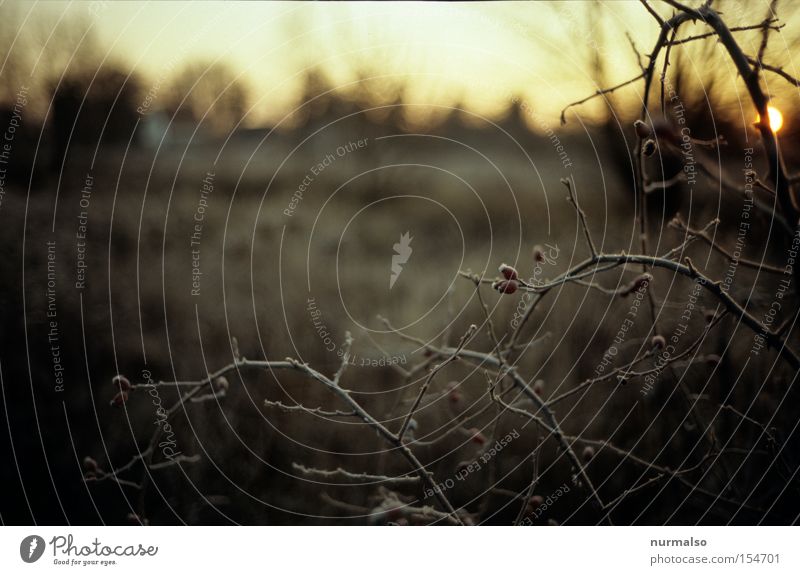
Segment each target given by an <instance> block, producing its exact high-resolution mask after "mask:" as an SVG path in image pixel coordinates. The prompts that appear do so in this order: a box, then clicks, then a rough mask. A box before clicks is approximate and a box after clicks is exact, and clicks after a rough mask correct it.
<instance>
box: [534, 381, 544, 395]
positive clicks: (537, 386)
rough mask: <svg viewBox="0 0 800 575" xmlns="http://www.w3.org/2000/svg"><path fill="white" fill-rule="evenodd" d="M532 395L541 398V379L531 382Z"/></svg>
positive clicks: (542, 384)
mask: <svg viewBox="0 0 800 575" xmlns="http://www.w3.org/2000/svg"><path fill="white" fill-rule="evenodd" d="M533 393H535V394H536V395H538V396H539V397H541V396H542V393H544V380H543V379H537V380H536V381H535V382H533Z"/></svg>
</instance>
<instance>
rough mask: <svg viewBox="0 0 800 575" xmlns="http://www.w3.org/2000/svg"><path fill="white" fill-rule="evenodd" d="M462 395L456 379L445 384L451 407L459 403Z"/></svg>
mask: <svg viewBox="0 0 800 575" xmlns="http://www.w3.org/2000/svg"><path fill="white" fill-rule="evenodd" d="M462 397H463V396H462V394H461V390H460V389H458V382H457V381H451V382H450V383H448V384H447V400H448V401H449V402H450V405H451V406H452V407H457V406H458V405H459V404H460V403H461V399H462Z"/></svg>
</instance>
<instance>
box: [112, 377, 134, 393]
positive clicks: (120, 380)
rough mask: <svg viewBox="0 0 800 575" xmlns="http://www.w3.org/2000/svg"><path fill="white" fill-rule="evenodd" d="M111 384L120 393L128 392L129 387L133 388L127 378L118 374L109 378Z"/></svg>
mask: <svg viewBox="0 0 800 575" xmlns="http://www.w3.org/2000/svg"><path fill="white" fill-rule="evenodd" d="M111 383H112V384H114V387H116V388H118V389H119V390H120V391H130V389H131V387H133V386H132V385H131V382H130V381H128V378H127V377H125V376H124V375H119V374H117V375H115V376H114V377H112V378H111Z"/></svg>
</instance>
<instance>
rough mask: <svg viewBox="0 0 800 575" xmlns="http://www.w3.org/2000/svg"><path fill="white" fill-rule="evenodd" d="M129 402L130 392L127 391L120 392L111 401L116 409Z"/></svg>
mask: <svg viewBox="0 0 800 575" xmlns="http://www.w3.org/2000/svg"><path fill="white" fill-rule="evenodd" d="M127 401H128V392H127V391H120V392H119V393H117V395H115V396H114V398H113V399H112V400H111V405H112V406H114V407H121V406H122V405H123V404H124V403H125V402H127Z"/></svg>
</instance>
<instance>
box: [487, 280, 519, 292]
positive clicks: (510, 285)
mask: <svg viewBox="0 0 800 575" xmlns="http://www.w3.org/2000/svg"><path fill="white" fill-rule="evenodd" d="M492 287H493V288H494V289H496V290H497V291H499V292H500V293H504V294H512V293H514V292H515V291H517V288H518V287H519V282H517V280H501V281H497V282H494V283H493V284H492Z"/></svg>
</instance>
